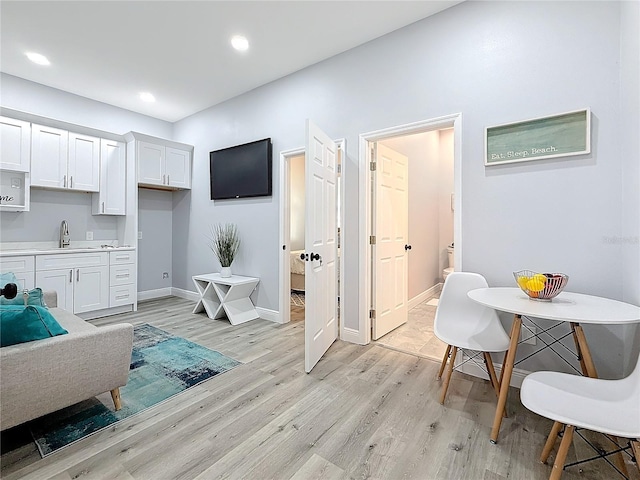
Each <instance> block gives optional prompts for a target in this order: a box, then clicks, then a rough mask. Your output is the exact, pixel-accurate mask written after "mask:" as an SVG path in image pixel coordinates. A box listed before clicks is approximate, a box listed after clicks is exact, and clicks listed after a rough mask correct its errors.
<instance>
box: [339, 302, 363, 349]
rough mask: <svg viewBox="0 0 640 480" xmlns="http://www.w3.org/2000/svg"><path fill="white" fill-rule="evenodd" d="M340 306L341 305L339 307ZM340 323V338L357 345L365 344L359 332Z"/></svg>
mask: <svg viewBox="0 0 640 480" xmlns="http://www.w3.org/2000/svg"><path fill="white" fill-rule="evenodd" d="M341 308H342V307H341ZM342 323H343V322H341V323H340V340H343V341H345V342H350V343H355V344H358V345H366V344H365V343H363V342H362V339H361V335H360V332H359V331H358V330H354V329H352V328H346V327H344V326H343V325H342Z"/></svg>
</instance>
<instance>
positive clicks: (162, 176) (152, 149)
mask: <svg viewBox="0 0 640 480" xmlns="http://www.w3.org/2000/svg"><path fill="white" fill-rule="evenodd" d="M164 156H165V148H164V147H163V146H161V145H155V144H153V143H147V142H138V183H145V184H147V185H165V182H166V173H165V171H164V170H165V167H164Z"/></svg>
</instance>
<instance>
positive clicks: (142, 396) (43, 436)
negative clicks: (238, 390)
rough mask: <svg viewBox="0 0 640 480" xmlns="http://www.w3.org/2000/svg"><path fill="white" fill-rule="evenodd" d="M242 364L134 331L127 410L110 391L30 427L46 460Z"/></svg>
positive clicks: (162, 335) (156, 333)
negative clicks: (117, 407) (115, 406)
mask: <svg viewBox="0 0 640 480" xmlns="http://www.w3.org/2000/svg"><path fill="white" fill-rule="evenodd" d="M238 365H240V362H238V361H236V360H234V359H232V358H229V357H227V356H225V355H222V354H221V353H218V352H216V351H214V350H209V349H208V348H205V347H203V346H201V345H198V344H196V343H193V342H190V341H189V340H185V339H184V338H180V337H176V336H174V335H171V334H170V333H167V332H165V331H164V330H160V329H159V328H156V327H153V326H151V325H148V324H144V325H139V326H137V327H135V328H134V333H133V353H132V355H131V367H130V368H131V369H130V372H129V382H128V383H127V384H126V385H125V386H124V387H120V397H121V399H122V409H120V410H119V411H117V412H116V411H114V409H113V403H112V402H111V396H110V395H109V393H108V392H107V394H106V395H101V397H102V396H104V397H105V403H106V404H105V403H102V402H101V401H100V400H98V399H97V398H92V399H90V400H87V401H84V402H80V403H78V404H76V405H73V406H71V407H68V408H65V409H63V410H59V411H57V412H54V413H51V414H49V415H45V416H44V417H41V418H38V419H37V420H34V421H32V422H31V424H30V429H31V434H32V435H33V439H34V440H35V442H36V445H37V446H38V450H40V454H41V455H42V457H45V456H47V455H49V454H51V453H53V452H55V451H56V450H58V449H60V448H62V447H65V446H67V445H69V444H71V443H73V442H76V441H78V440H81V439H83V438H85V437H86V436H88V435H91V434H93V433H96V432H98V431H100V430H102V429H104V428H106V427H108V426H109V425H112V424H114V423H116V422H118V421H120V420H123V419H125V418H127V417H130V416H131V415H135V414H136V413H139V412H141V411H142V410H145V409H147V408H149V407H152V406H153V405H156V404H158V403H160V402H162V401H164V400H166V399H168V398H169V397H172V396H174V395H176V394H178V393H180V392H183V391H184V390H186V389H187V388H190V387H193V386H194V385H197V384H199V383H201V382H203V381H205V380H207V379H209V378H211V377H213V376H215V375H218V374H220V373H224V372H226V371H228V370H231V369H232V368H234V367H236V366H238Z"/></svg>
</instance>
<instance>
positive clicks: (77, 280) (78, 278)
mask: <svg viewBox="0 0 640 480" xmlns="http://www.w3.org/2000/svg"><path fill="white" fill-rule="evenodd" d="M79 281H80V269H79V268H78V269H77V270H76V282H79Z"/></svg>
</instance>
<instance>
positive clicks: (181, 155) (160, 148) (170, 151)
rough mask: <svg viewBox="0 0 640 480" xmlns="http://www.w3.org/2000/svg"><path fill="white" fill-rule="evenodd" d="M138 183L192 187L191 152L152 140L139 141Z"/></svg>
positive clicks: (177, 187)
mask: <svg viewBox="0 0 640 480" xmlns="http://www.w3.org/2000/svg"><path fill="white" fill-rule="evenodd" d="M137 143H138V145H137V162H138V184H139V185H149V186H159V187H166V188H172V189H190V188H191V152H190V151H188V150H181V149H179V148H174V147H168V146H164V145H160V144H156V143H151V142H143V141H138V142H137Z"/></svg>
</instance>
